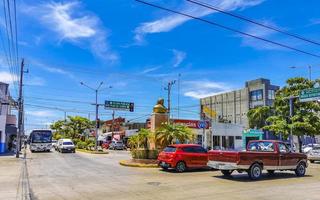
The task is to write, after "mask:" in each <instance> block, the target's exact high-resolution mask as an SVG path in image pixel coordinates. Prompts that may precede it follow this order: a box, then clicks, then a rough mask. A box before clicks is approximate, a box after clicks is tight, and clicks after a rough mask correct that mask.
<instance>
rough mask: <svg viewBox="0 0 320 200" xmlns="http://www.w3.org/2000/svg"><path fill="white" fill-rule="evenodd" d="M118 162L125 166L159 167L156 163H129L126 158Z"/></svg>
mask: <svg viewBox="0 0 320 200" xmlns="http://www.w3.org/2000/svg"><path fill="white" fill-rule="evenodd" d="M119 164H120V165H122V166H126V167H139V168H159V166H158V165H157V164H143V163H130V162H128V160H121V161H120V162H119Z"/></svg>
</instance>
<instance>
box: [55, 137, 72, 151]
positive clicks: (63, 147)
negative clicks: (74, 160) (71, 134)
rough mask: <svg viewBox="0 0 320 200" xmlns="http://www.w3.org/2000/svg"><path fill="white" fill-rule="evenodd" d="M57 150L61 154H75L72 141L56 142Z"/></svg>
mask: <svg viewBox="0 0 320 200" xmlns="http://www.w3.org/2000/svg"><path fill="white" fill-rule="evenodd" d="M57 150H58V151H59V152H61V153H64V152H72V153H75V152H76V147H75V146H74V144H73V142H72V140H70V139H60V140H58V144H57Z"/></svg>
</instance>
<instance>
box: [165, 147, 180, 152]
mask: <svg viewBox="0 0 320 200" xmlns="http://www.w3.org/2000/svg"><path fill="white" fill-rule="evenodd" d="M176 150H177V148H175V147H171V146H169V147H166V148H165V149H164V150H163V151H164V152H166V153H170V152H175V151H176Z"/></svg>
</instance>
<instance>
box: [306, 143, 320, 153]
mask: <svg viewBox="0 0 320 200" xmlns="http://www.w3.org/2000/svg"><path fill="white" fill-rule="evenodd" d="M313 147H320V145H319V144H307V145H304V146H303V147H302V152H303V153H306V154H307V153H309V151H311V150H312V148H313Z"/></svg>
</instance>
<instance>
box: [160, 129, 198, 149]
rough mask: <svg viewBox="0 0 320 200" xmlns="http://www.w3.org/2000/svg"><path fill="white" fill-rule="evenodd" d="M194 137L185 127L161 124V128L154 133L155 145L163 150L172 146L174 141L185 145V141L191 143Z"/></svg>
mask: <svg viewBox="0 0 320 200" xmlns="http://www.w3.org/2000/svg"><path fill="white" fill-rule="evenodd" d="M194 138H195V135H194V134H193V132H192V131H191V129H189V128H188V127H186V126H182V125H172V124H168V123H164V124H162V126H161V127H160V128H159V129H158V130H157V131H156V143H157V145H159V147H161V148H164V147H166V146H167V145H170V144H173V143H175V142H176V141H179V142H180V143H186V142H187V141H193V140H194Z"/></svg>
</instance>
